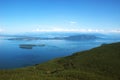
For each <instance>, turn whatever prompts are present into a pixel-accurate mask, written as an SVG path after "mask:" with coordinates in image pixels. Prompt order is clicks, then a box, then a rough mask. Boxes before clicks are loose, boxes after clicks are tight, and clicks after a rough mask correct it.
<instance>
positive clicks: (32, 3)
mask: <svg viewBox="0 0 120 80" xmlns="http://www.w3.org/2000/svg"><path fill="white" fill-rule="evenodd" d="M50 31H51V32H53V31H54V32H55V31H56V32H119V33H120V0H0V32H1V33H24V32H50Z"/></svg>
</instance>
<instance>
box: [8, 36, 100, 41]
mask: <svg viewBox="0 0 120 80" xmlns="http://www.w3.org/2000/svg"><path fill="white" fill-rule="evenodd" d="M98 38H99V37H97V36H95V35H86V34H82V35H72V36H68V37H27V36H21V37H14V38H9V39H8V40H72V41H80V40H95V39H98Z"/></svg>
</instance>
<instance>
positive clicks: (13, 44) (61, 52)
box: [0, 37, 120, 69]
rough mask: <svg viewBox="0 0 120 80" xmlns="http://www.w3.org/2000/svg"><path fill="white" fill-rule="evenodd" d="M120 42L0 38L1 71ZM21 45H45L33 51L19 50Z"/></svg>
mask: <svg viewBox="0 0 120 80" xmlns="http://www.w3.org/2000/svg"><path fill="white" fill-rule="evenodd" d="M118 41H120V40H96V41H67V40H36V41H12V40H11V41H10V40H4V38H1V37H0V69H9V68H19V67H25V66H31V65H35V64H39V63H43V62H46V61H48V60H51V59H54V58H58V57H63V56H68V55H71V54H73V53H74V52H78V51H83V50H88V49H91V48H94V47H97V46H100V45H101V44H102V43H112V42H118ZM20 44H45V46H42V47H33V49H22V48H19V45H20Z"/></svg>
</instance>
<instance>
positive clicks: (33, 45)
mask: <svg viewBox="0 0 120 80" xmlns="http://www.w3.org/2000/svg"><path fill="white" fill-rule="evenodd" d="M44 46H45V44H20V45H19V48H22V49H32V48H33V47H44Z"/></svg>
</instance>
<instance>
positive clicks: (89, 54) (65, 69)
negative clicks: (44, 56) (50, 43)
mask: <svg viewBox="0 0 120 80" xmlns="http://www.w3.org/2000/svg"><path fill="white" fill-rule="evenodd" d="M119 68H120V42H118V43H112V44H103V45H101V46H100V47H97V48H93V49H91V50H87V51H83V52H77V53H74V54H73V55H71V56H67V57H63V58H58V59H54V60H51V61H49V62H46V63H43V64H36V65H35V66H31V67H26V68H19V69H13V70H0V79H1V80H8V79H9V80H120V77H119V75H120V69H119Z"/></svg>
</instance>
